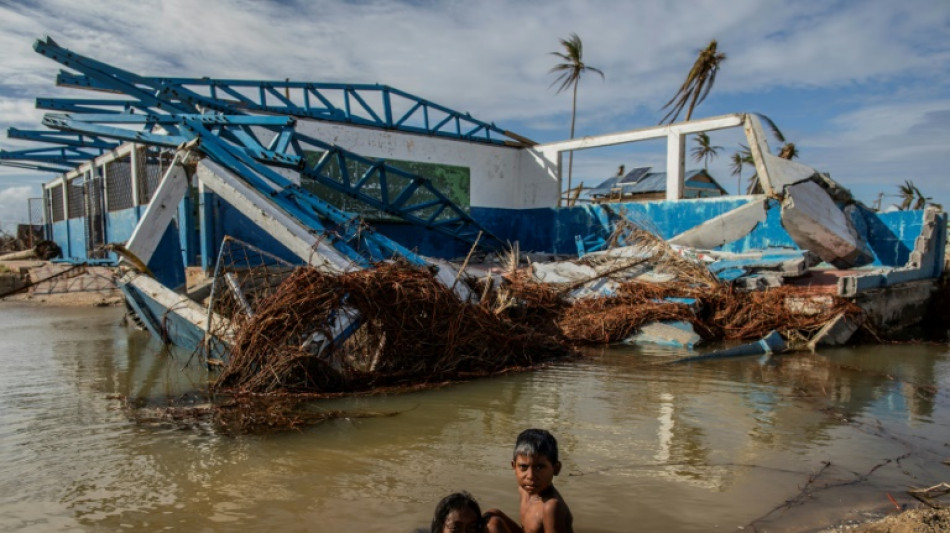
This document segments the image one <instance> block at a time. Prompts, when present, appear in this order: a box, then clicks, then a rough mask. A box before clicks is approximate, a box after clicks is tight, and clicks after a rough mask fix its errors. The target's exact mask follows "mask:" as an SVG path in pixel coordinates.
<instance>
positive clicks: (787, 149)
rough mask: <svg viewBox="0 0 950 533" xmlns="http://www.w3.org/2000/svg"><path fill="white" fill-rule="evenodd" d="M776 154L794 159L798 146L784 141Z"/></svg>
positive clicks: (783, 157)
mask: <svg viewBox="0 0 950 533" xmlns="http://www.w3.org/2000/svg"><path fill="white" fill-rule="evenodd" d="M778 156H779V157H781V158H782V159H788V160H792V159H795V158H796V157H798V148H796V147H795V143H785V144H783V145H782V148H780V149H779V151H778Z"/></svg>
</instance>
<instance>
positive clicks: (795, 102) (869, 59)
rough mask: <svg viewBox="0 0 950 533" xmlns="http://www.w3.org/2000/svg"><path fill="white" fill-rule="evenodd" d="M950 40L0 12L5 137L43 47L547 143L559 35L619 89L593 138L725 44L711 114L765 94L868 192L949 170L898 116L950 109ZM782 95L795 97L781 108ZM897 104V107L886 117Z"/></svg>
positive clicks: (562, 7)
mask: <svg viewBox="0 0 950 533" xmlns="http://www.w3.org/2000/svg"><path fill="white" fill-rule="evenodd" d="M948 29H950V2H946V1H943V0H904V1H901V2H893V1H891V0H868V1H865V2H836V3H823V2H817V3H804V2H780V1H761V0H732V1H730V2H729V3H728V5H727V6H726V5H724V4H723V3H722V2H721V1H714V0H706V1H691V2H667V1H661V0H654V1H638V2H622V1H593V2H587V3H580V2H571V1H569V0H552V1H550V2H545V3H544V4H537V3H532V2H523V1H518V0H484V1H479V2H463V1H446V2H417V1H397V0H363V1H360V2H338V1H330V0H322V1H321V0H315V1H303V2H286V1H284V2H257V1H250V0H230V1H224V0H222V1H217V2H191V1H188V0H167V1H160V0H151V1H142V2H124V1H119V0H100V1H92V0H88V1H86V2H82V3H79V2H75V1H74V0H48V1H44V2H37V3H33V4H28V3H24V4H11V5H0V49H2V50H4V58H3V61H2V62H0V80H2V81H0V127H2V128H3V129H5V128H6V126H9V125H17V126H19V127H25V126H24V124H25V123H28V122H32V121H36V124H37V127H39V125H38V118H37V117H38V116H39V113H38V112H36V111H33V110H30V109H29V107H30V106H32V98H34V97H36V96H48V95H53V94H62V92H61V90H59V89H56V88H55V87H53V81H54V76H55V73H56V72H57V70H58V69H59V68H60V67H59V65H58V64H56V63H55V62H52V61H50V60H48V59H45V58H42V57H41V56H39V55H38V54H36V53H34V52H33V51H32V49H31V48H30V47H31V45H32V41H33V40H34V39H36V38H42V37H44V36H45V35H46V34H49V35H51V36H52V37H53V38H54V39H55V40H57V41H58V42H59V43H60V44H61V45H63V46H65V47H67V48H70V49H72V50H75V51H77V52H79V53H82V54H86V55H89V56H91V57H93V58H96V59H100V60H103V61H106V62H108V63H110V64H112V65H115V66H117V67H120V68H126V69H129V70H132V71H135V72H137V73H140V74H145V75H175V76H212V77H219V78H251V79H253V78H265V79H283V78H288V77H289V78H292V79H298V80H314V81H337V82H339V81H345V82H356V83H376V82H379V83H385V84H388V85H392V86H395V87H398V88H400V89H403V90H406V91H408V92H411V93H414V94H417V95H419V96H422V97H425V98H428V99H431V100H433V101H436V102H439V103H441V104H444V105H447V106H449V107H452V108H456V109H458V110H461V111H470V112H471V113H472V114H473V115H474V116H475V117H476V118H480V119H483V120H488V121H494V122H496V123H497V124H498V125H500V126H502V127H507V128H510V129H512V130H514V131H518V132H519V133H523V134H527V135H528V136H531V137H534V138H536V139H537V140H542V141H544V140H553V139H557V138H563V137H566V135H567V130H568V120H567V118H566V117H567V116H568V115H569V113H570V105H571V104H570V95H569V94H555V92H554V90H553V89H551V88H549V85H550V83H551V81H552V80H553V77H552V76H551V75H549V74H548V70H549V69H550V67H551V66H552V65H553V64H554V63H555V58H554V57H553V56H551V55H550V53H551V52H552V51H554V50H556V49H557V48H558V39H559V38H563V37H567V36H568V35H569V34H570V33H571V32H576V33H578V34H579V35H580V36H581V37H582V39H583V41H584V51H585V60H586V61H587V62H588V63H589V64H591V65H594V66H596V67H599V68H601V69H602V70H604V72H605V73H606V76H607V79H606V81H601V80H600V78H599V77H596V76H588V77H587V78H584V79H583V80H582V82H581V94H580V97H579V102H578V133H579V134H581V135H583V134H591V133H601V132H606V131H616V130H623V129H632V128H637V127H643V126H646V125H650V124H653V123H655V121H656V120H658V119H659V117H660V116H661V115H662V113H661V112H660V111H659V108H660V106H661V105H662V104H663V103H664V102H666V100H668V99H669V97H670V96H672V93H673V92H674V91H675V89H676V88H677V87H678V85H679V84H680V83H681V81H682V77H683V75H684V74H685V72H686V71H687V70H688V68H689V66H690V64H691V63H692V61H693V59H694V58H695V54H696V51H697V50H698V49H699V48H701V47H703V46H704V45H705V44H706V43H707V42H708V41H709V39H712V38H716V39H718V40H719V43H720V49H721V50H723V51H724V52H725V53H726V54H727V55H728V59H727V61H726V63H725V64H724V65H723V68H722V71H721V73H720V75H719V78H718V80H717V85H716V89H715V90H714V91H713V94H712V95H711V97H710V99H709V101H708V102H706V103H704V104H703V107H702V108H701V109H702V112H701V113H698V115H700V116H702V115H709V114H718V113H722V112H732V111H746V110H749V109H750V108H749V107H748V106H746V105H745V102H746V100H747V98H751V97H754V98H755V99H756V100H755V101H756V102H764V103H765V104H768V105H766V106H763V107H767V108H763V109H756V110H761V111H763V112H766V113H768V114H769V115H770V116H772V117H773V118H776V119H777V120H780V123H783V122H784V121H783V120H781V119H785V118H786V117H783V116H782V115H783V113H785V112H786V110H788V109H795V110H796V114H797V116H798V117H803V118H802V119H801V121H802V122H803V124H802V125H801V126H800V127H799V128H798V130H799V131H798V132H796V133H798V136H797V137H796V139H795V140H796V141H799V144H800V146H801V148H802V150H803V157H805V158H806V159H805V162H811V161H810V159H811V157H812V156H820V161H819V163H821V164H827V165H829V166H834V167H836V169H834V170H833V171H834V173H835V175H836V176H841V175H843V174H849V175H850V173H851V171H850V170H847V171H841V170H837V168H845V169H855V168H857V169H864V168H865V166H863V165H864V163H862V162H863V161H867V162H871V161H874V165H876V166H872V165H870V163H868V167H867V171H866V172H859V173H857V174H856V175H855V179H859V180H866V179H870V178H867V176H870V175H875V174H876V173H877V170H876V169H884V168H891V169H896V168H909V167H912V166H915V165H917V164H919V163H923V164H924V165H925V166H922V167H920V169H921V172H922V173H923V170H924V169H927V173H934V172H935V171H934V169H936V168H938V167H939V166H940V165H944V166H945V163H946V158H945V157H943V158H941V154H940V153H939V152H936V151H935V149H934V142H935V141H934V139H939V138H941V135H944V136H945V133H944V132H945V131H946V129H945V128H943V127H942V126H941V124H940V123H939V122H937V123H935V125H932V126H931V127H933V128H936V130H935V131H934V132H933V133H932V134H931V135H930V136H929V138H927V137H924V136H918V135H917V134H916V133H919V132H920V131H921V127H920V126H917V127H911V125H909V124H905V123H904V122H902V121H906V120H911V119H909V118H907V116H906V110H905V112H897V108H898V107H899V106H901V105H904V106H909V108H911V111H910V114H911V115H913V114H914V113H915V111H913V109H917V108H916V107H914V106H915V105H917V104H915V103H918V104H919V103H920V102H934V101H937V100H938V99H939V98H943V97H945V95H944V94H941V92H942V91H943V92H945V88H946V86H947V81H948V78H950V68H948V67H950V46H948V42H947V39H946V35H947V34H948ZM828 89H834V90H836V91H838V92H837V93H835V97H837V98H842V94H844V97H843V100H842V105H841V106H840V109H842V111H843V112H846V113H848V115H847V116H846V117H843V118H842V119H841V120H839V121H838V122H832V123H831V124H830V125H826V124H825V123H826V121H828V120H831V119H834V116H835V110H833V109H832V110H831V111H827V112H822V113H821V115H820V116H817V114H816V113H810V111H809V107H810V104H809V99H821V98H822V97H823V96H826V95H828V94H831V93H829V92H827V90H828ZM776 90H781V91H782V96H783V98H787V100H769V98H770V94H771V93H772V92H773V91H776ZM796 90H798V91H799V92H795V91H796ZM70 95H71V96H74V97H83V96H85V95H83V94H81V93H76V92H75V91H73V92H71V93H70ZM92 96H95V95H92ZM739 97H743V98H742V99H739ZM723 102H729V103H730V105H731V103H733V102H737V103H738V105H739V108H724V107H722V103H723ZM885 104H889V105H893V106H895V107H894V108H893V110H892V111H890V115H889V116H886V115H885V114H886V113H888V111H887V106H886V105H885ZM757 105H758V104H757ZM865 108H866V110H865V111H862V109H865ZM824 109H827V108H824ZM921 109H922V108H921ZM921 112H922V111H921ZM876 113H877V114H878V115H875V114H876ZM875 116H877V117H878V118H875ZM921 116H922V115H921ZM919 118H921V117H920V116H919V117H918V119H919ZM892 120H893V121H896V124H897V126H899V127H895V123H892V122H891V121H892ZM914 120H916V122H914V123H915V124H921V122H920V120H917V119H914ZM844 122H848V123H851V124H855V125H854V126H847V127H846V126H842V124H843V123H844ZM859 122H860V126H858V125H857V124H858V123H859ZM829 128H830V129H829ZM783 129H784V128H783ZM525 130H527V131H525ZM897 130H900V132H898V131H897ZM823 131H831V132H833V133H834V135H832V134H831V133H827V134H826V133H822V132H823ZM786 133H788V132H786ZM864 137H870V138H864ZM2 144H4V145H6V144H7V143H6V141H3V143H2ZM867 146H872V147H874V148H873V149H871V150H865V149H864V148H862V147H867ZM806 148H807V150H806ZM730 149H731V148H730ZM847 157H854V158H857V159H858V160H857V161H849V160H846V159H845V158H847ZM925 160H926V161H925ZM596 166H597V167H598V168H599V167H601V166H602V167H603V168H604V170H607V169H608V168H613V167H614V166H615V165H614V164H613V163H610V162H609V161H605V162H604V163H603V164H602V165H596ZM880 173H881V174H882V175H885V174H886V175H889V174H890V172H883V171H882V172H880Z"/></svg>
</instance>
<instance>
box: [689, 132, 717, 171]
mask: <svg viewBox="0 0 950 533" xmlns="http://www.w3.org/2000/svg"><path fill="white" fill-rule="evenodd" d="M695 139H696V146H694V147H693V149H692V151H690V153H691V154H692V155H693V161H696V162H697V163H699V162H700V161H702V162H703V168H704V169H706V170H709V160H710V159H715V158H717V157H719V151H720V150H722V146H713V145H712V144H711V143H710V141H709V135H707V134H706V132H702V133H699V134H697V135H696V137H695Z"/></svg>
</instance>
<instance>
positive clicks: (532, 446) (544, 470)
mask: <svg viewBox="0 0 950 533" xmlns="http://www.w3.org/2000/svg"><path fill="white" fill-rule="evenodd" d="M511 468H512V469H513V470H514V471H515V480H517V482H518V493H519V494H520V496H521V511H520V515H521V516H520V518H521V525H520V526H519V525H518V524H516V523H515V521H514V520H512V519H511V518H509V517H508V516H507V515H505V513H503V512H501V511H499V510H497V509H491V510H489V511H488V512H487V513H485V522H486V531H488V532H489V533H522V532H523V533H542V532H543V533H574V517H573V516H571V510H570V509H569V508H568V507H567V503H565V502H564V498H562V497H561V494H560V493H559V492H558V491H557V489H555V488H554V476H556V475H558V474H559V473H560V472H561V462H560V461H559V460H558V453H557V440H556V439H555V438H554V435H551V433H550V432H548V431H547V430H544V429H526V430H524V431H522V432H521V434H519V435H518V440H517V441H516V442H515V450H514V453H513V454H512V460H511Z"/></svg>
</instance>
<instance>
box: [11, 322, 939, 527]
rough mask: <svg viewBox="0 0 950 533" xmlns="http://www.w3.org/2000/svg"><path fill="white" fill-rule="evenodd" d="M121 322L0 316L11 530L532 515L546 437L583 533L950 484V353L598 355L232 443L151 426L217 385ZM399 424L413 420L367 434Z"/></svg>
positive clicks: (403, 523) (865, 499)
mask: <svg viewBox="0 0 950 533" xmlns="http://www.w3.org/2000/svg"><path fill="white" fill-rule="evenodd" d="M121 316H122V311H121V310H120V309H115V308H105V309H97V308H73V309H69V308H44V307H30V306H25V305H20V304H12V303H0V530H4V531H52V530H64V529H84V530H95V531H118V530H122V529H131V530H139V531H157V530H165V529H168V530H172V529H174V530H179V531H266V530H272V531H328V532H344V531H380V532H406V533H409V532H411V531H414V530H415V529H417V528H423V527H426V526H427V523H428V521H429V519H430V517H431V513H432V510H433V508H434V506H435V503H436V502H437V501H438V500H439V498H440V497H442V496H443V495H445V494H447V493H449V492H451V491H455V490H459V489H467V490H469V491H471V492H472V493H473V494H474V495H475V496H476V497H477V498H478V500H479V501H480V502H481V504H482V506H483V507H490V506H494V507H500V508H501V509H503V510H505V511H507V512H509V513H511V514H515V515H517V505H518V499H517V495H516V488H515V482H514V476H513V475H512V472H511V469H510V466H509V461H510V459H511V455H510V454H511V446H512V444H513V440H514V438H515V435H516V434H517V433H518V432H519V431H520V430H522V429H524V428H527V427H544V428H549V429H550V430H551V431H552V432H553V433H554V434H555V435H556V436H557V437H558V440H559V443H560V447H561V454H562V463H563V465H564V467H563V470H562V472H561V475H560V476H559V477H557V478H555V483H556V485H557V487H558V489H559V490H560V492H561V494H562V495H563V496H564V497H565V499H566V500H567V502H568V503H569V504H570V506H571V509H572V511H573V514H574V517H575V529H576V530H577V531H579V532H606V531H611V532H626V531H634V530H636V531H666V532H678V531H712V530H723V531H730V530H732V531H734V530H737V529H738V528H744V529H745V530H747V531H748V530H758V531H807V530H813V529H816V528H820V527H822V526H825V525H828V524H833V523H839V522H841V521H843V520H861V519H866V518H867V517H870V516H874V515H875V514H878V515H880V514H884V513H888V512H890V511H891V510H893V509H894V508H895V506H894V503H892V502H891V501H890V500H889V498H888V494H889V495H890V496H891V497H893V498H894V499H895V500H896V501H897V502H898V504H902V505H914V504H915V503H916V502H915V500H912V499H911V498H910V497H909V496H907V494H906V493H905V490H906V489H908V488H913V487H927V486H931V485H935V484H937V483H939V482H942V481H950V467H948V466H946V465H944V464H943V462H944V461H945V460H947V459H948V458H950V395H948V387H950V349H948V347H947V346H919V345H914V346H906V345H901V346H862V347H856V348H847V349H836V350H827V351H823V352H821V353H819V354H816V355H811V354H803V355H793V356H783V357H778V358H774V359H772V360H760V359H757V358H742V359H732V360H724V361H705V362H701V363H693V364H688V365H681V366H676V365H664V364H660V363H662V362H663V361H665V360H668V359H670V358H672V357H674V356H677V355H682V354H680V353H677V352H675V351H668V350H661V349H654V350H644V349H636V348H627V347H623V348H619V347H618V348H609V349H598V350H594V351H591V352H589V354H588V356H587V357H585V358H583V359H581V360H577V361H571V362H566V363H561V364H557V365H553V366H551V367H549V368H545V369H542V370H539V371H534V372H529V373H522V374H511V375H505V376H501V377H496V378H492V379H483V380H479V381H474V382H469V383H462V384H455V385H450V386H445V387H441V388H437V389H434V390H426V391H422V392H414V393H408V394H401V395H388V396H376V397H368V398H358V399H343V400H333V401H323V402H318V403H315V404H314V405H313V406H312V408H313V409H316V410H323V409H325V410H345V411H348V412H351V413H353V415H354V416H353V417H350V418H344V419H339V420H333V421H330V422H325V423H323V424H321V425H318V426H315V427H311V428H308V429H304V430H300V431H291V432H286V433H278V434H268V435H251V436H227V435H222V434H219V433H216V432H215V431H214V430H212V429H211V428H208V427H202V426H199V427H197V428H192V429H180V428H177V427H171V426H162V425H147V424H137V423H135V422H132V421H130V418H129V416H128V412H127V411H126V410H124V408H123V405H124V402H123V401H122V398H124V397H130V398H134V399H139V400H142V401H143V403H146V404H150V405H156V404H161V403H163V402H165V401H166V400H167V399H174V398H181V397H186V398H193V397H196V391H201V390H203V388H204V386H205V381H206V380H207V375H206V374H205V373H204V372H202V370H201V367H200V365H197V364H194V363H192V364H191V365H186V362H187V361H188V354H180V353H169V352H167V351H163V350H162V349H161V347H160V346H159V345H158V344H157V343H156V342H155V341H153V340H151V339H149V338H148V336H146V335H145V334H142V333H139V332H131V331H129V330H127V329H126V328H125V327H124V326H122V325H121V324H120V319H121ZM197 396H198V397H200V394H197ZM379 413H397V414H395V416H386V417H369V418H364V417H361V415H371V414H379Z"/></svg>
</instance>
